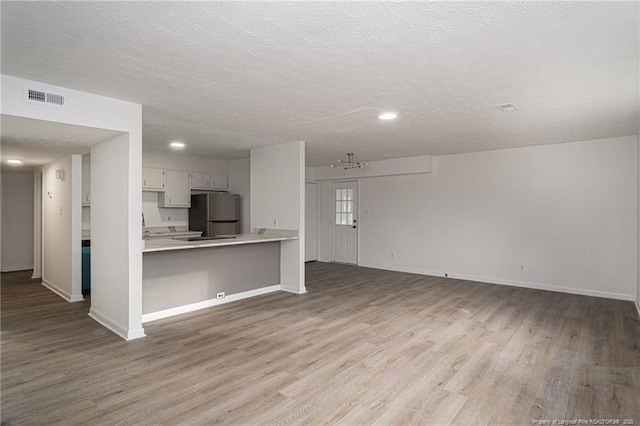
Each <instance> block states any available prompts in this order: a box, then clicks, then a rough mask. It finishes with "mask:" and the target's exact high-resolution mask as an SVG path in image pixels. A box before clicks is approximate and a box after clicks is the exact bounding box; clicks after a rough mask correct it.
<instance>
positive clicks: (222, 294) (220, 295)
mask: <svg viewBox="0 0 640 426" xmlns="http://www.w3.org/2000/svg"><path fill="white" fill-rule="evenodd" d="M224 297H225V296H224V291H221V292H220V293H218V299H224Z"/></svg>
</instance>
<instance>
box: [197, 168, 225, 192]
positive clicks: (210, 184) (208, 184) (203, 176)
mask: <svg viewBox="0 0 640 426" xmlns="http://www.w3.org/2000/svg"><path fill="white" fill-rule="evenodd" d="M191 189H200V190H204V191H206V190H218V191H226V190H227V189H229V182H228V178H227V176H225V175H216V174H209V173H201V172H191Z"/></svg>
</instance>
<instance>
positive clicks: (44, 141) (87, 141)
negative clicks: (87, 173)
mask: <svg viewBox="0 0 640 426" xmlns="http://www.w3.org/2000/svg"><path fill="white" fill-rule="evenodd" d="M0 124H1V126H2V127H1V129H2V140H1V148H2V158H3V159H9V158H17V159H20V160H23V161H24V164H23V165H22V166H20V167H19V168H17V167H15V166H12V165H7V164H6V163H5V162H4V161H3V162H2V169H3V170H20V171H25V170H31V169H33V168H35V167H37V166H41V165H44V164H47V163H49V162H51V161H53V160H55V159H57V158H60V157H63V156H65V155H69V154H86V153H87V152H89V151H90V149H91V148H90V147H91V146H92V145H94V144H96V143H99V142H102V141H106V140H108V139H111V138H114V137H115V136H117V135H119V134H121V133H120V132H113V131H110V130H104V129H94V128H92V127H83V126H73V125H70V124H62V123H53V122H50V121H43V120H32V119H28V118H22V117H13V116H10V115H2V116H1V121H0Z"/></svg>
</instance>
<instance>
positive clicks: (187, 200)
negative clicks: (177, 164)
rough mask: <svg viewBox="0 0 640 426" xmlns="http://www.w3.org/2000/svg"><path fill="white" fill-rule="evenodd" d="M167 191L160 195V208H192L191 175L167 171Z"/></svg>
mask: <svg viewBox="0 0 640 426" xmlns="http://www.w3.org/2000/svg"><path fill="white" fill-rule="evenodd" d="M165 183H166V185H165V190H164V192H161V193H160V194H158V206H159V207H182V208H185V207H191V173H189V172H185V171H182V170H167V171H166V174H165Z"/></svg>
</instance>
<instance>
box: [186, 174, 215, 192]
mask: <svg viewBox="0 0 640 426" xmlns="http://www.w3.org/2000/svg"><path fill="white" fill-rule="evenodd" d="M191 189H203V190H207V189H211V175H210V174H209V173H200V172H191Z"/></svg>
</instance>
